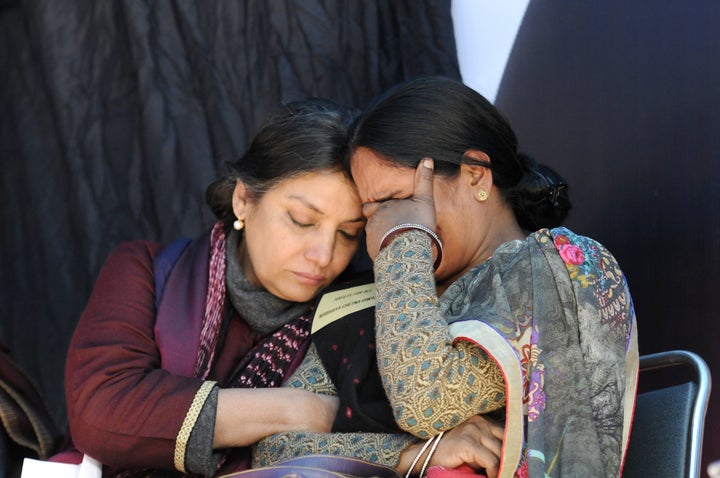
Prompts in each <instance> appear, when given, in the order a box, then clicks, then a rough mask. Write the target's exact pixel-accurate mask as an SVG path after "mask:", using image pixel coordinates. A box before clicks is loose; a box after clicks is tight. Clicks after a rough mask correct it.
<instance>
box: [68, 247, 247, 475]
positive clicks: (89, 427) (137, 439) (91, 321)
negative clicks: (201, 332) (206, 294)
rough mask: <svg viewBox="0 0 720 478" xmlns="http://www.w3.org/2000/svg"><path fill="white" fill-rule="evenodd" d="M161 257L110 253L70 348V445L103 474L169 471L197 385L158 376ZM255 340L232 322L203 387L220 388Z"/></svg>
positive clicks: (142, 250) (137, 251)
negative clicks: (104, 468) (157, 272)
mask: <svg viewBox="0 0 720 478" xmlns="http://www.w3.org/2000/svg"><path fill="white" fill-rule="evenodd" d="M161 249H162V245H161V244H159V243H154V242H147V241H135V242H128V243H124V244H121V245H120V246H119V247H118V248H117V249H116V250H115V251H114V252H113V253H112V255H111V256H110V257H109V258H108V260H107V262H106V263H105V265H104V266H103V269H102V270H101V272H100V275H99V278H98V280H97V283H96V285H95V289H94V290H93V293H92V296H91V298H90V301H89V303H88V305H87V308H86V309H85V311H84V313H83V314H82V317H81V318H80V321H79V323H78V325H77V328H76V330H75V333H74V335H73V337H72V341H71V343H70V348H69V352H68V357H67V364H66V371H65V391H66V398H67V408H68V421H69V426H70V432H71V435H72V439H73V442H74V444H75V446H76V447H77V448H78V449H79V450H80V451H82V452H83V453H87V454H88V455H90V456H92V457H94V458H96V459H98V460H99V461H101V462H102V463H103V464H106V465H110V466H120V465H122V467H123V468H136V467H137V468H164V469H174V465H173V453H174V448H175V441H176V437H177V435H178V431H179V430H180V427H181V425H182V423H183V419H184V418H185V415H186V413H187V411H188V409H189V407H190V404H191V403H192V401H193V398H194V396H195V394H196V393H197V391H198V390H199V388H200V386H201V385H202V383H203V381H202V380H201V379H198V378H193V377H192V376H183V375H179V374H172V373H170V372H168V371H166V370H164V369H162V368H161V356H160V348H159V346H158V344H157V342H156V337H155V326H156V310H155V303H154V301H155V290H154V288H155V280H154V271H153V263H154V260H155V258H156V256H157V255H158V253H159V251H160V250H161ZM197 280H198V281H205V282H207V276H205V277H197ZM260 338H261V337H260V336H259V335H258V334H256V333H255V332H253V331H252V330H251V329H250V328H249V326H248V325H247V324H245V322H244V321H242V320H232V321H231V322H230V326H229V327H228V330H227V333H226V336H225V340H224V341H223V342H222V343H224V346H223V347H222V349H221V350H219V351H216V360H215V365H214V366H213V371H212V373H211V376H210V377H208V379H209V380H215V381H217V382H218V383H219V385H220V386H222V385H223V383H224V382H225V381H226V380H228V378H229V376H230V374H231V373H232V372H233V371H234V369H235V367H236V364H237V363H238V362H239V361H240V360H241V359H242V358H243V357H244V356H245V355H246V354H247V352H248V351H249V350H250V349H251V348H252V346H253V345H254V344H255V343H256V342H257V341H258V340H259V339H260ZM188 349H189V350H188V354H194V353H196V352H195V350H193V348H192V346H190V347H188Z"/></svg>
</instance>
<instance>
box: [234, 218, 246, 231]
mask: <svg viewBox="0 0 720 478" xmlns="http://www.w3.org/2000/svg"><path fill="white" fill-rule="evenodd" d="M243 227H245V221H243V220H242V219H240V218H237V219H236V220H235V222H233V229H235V230H236V231H240V230H242V228H243Z"/></svg>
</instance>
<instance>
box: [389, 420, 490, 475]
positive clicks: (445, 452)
mask: <svg viewBox="0 0 720 478" xmlns="http://www.w3.org/2000/svg"><path fill="white" fill-rule="evenodd" d="M503 432H504V428H503V426H502V425H500V424H499V423H497V422H495V421H494V420H492V419H490V418H486V417H484V416H483V415H475V416H473V417H470V418H469V419H468V420H467V421H465V422H464V423H462V424H460V425H458V426H457V427H455V428H453V429H452V430H450V431H448V432H446V433H445V434H444V435H443V437H442V439H441V440H440V443H439V444H438V446H437V448H436V450H435V453H433V455H432V458H431V459H430V463H429V464H428V466H443V467H446V468H457V467H459V466H461V465H468V466H470V467H471V468H472V469H474V470H482V471H483V472H484V473H485V474H486V475H487V476H488V478H496V477H497V474H498V471H499V466H500V455H501V452H502V440H503ZM421 447H422V443H421V444H415V445H411V446H410V447H408V448H406V449H405V450H403V452H402V454H401V455H400V461H399V463H398V466H397V468H398V471H400V472H401V473H403V474H404V473H406V472H407V469H408V468H409V467H410V464H411V463H412V460H413V458H415V456H416V455H417V454H418V452H419V451H420V448H421ZM424 461H425V456H422V457H421V458H420V460H419V463H423V462H424ZM416 468H417V469H416V470H414V471H416V472H417V471H419V465H416Z"/></svg>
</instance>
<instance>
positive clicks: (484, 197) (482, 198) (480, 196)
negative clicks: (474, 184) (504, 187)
mask: <svg viewBox="0 0 720 478" xmlns="http://www.w3.org/2000/svg"><path fill="white" fill-rule="evenodd" d="M487 198H488V193H487V191H485V190H484V189H482V188H481V189H480V190H479V191H478V192H477V195H476V196H475V199H477V200H478V201H480V202H485V201H487Z"/></svg>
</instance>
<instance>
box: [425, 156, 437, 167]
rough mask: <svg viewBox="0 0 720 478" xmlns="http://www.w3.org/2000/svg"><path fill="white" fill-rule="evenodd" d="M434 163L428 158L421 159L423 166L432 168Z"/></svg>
mask: <svg viewBox="0 0 720 478" xmlns="http://www.w3.org/2000/svg"><path fill="white" fill-rule="evenodd" d="M434 166H435V164H434V163H433V160H432V159H430V158H425V159H423V168H428V169H433V168H434Z"/></svg>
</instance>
